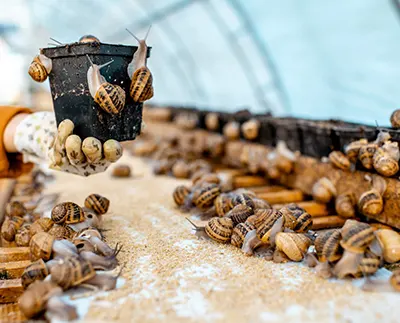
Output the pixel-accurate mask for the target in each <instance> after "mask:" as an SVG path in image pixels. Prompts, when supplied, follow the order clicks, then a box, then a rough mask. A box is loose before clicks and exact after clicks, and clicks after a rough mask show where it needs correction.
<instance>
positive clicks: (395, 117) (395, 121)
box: [390, 110, 400, 129]
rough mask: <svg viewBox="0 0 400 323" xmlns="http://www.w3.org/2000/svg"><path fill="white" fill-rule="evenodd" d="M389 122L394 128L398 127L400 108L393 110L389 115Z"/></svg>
mask: <svg viewBox="0 0 400 323" xmlns="http://www.w3.org/2000/svg"><path fill="white" fill-rule="evenodd" d="M390 123H391V124H392V127H393V128H395V129H398V128H400V110H394V111H393V113H392V115H391V116H390Z"/></svg>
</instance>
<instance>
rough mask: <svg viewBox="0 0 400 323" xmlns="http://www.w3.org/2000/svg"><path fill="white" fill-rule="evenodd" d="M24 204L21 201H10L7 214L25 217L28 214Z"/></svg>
mask: <svg viewBox="0 0 400 323" xmlns="http://www.w3.org/2000/svg"><path fill="white" fill-rule="evenodd" d="M26 212H27V211H26V208H25V206H24V204H22V203H21V202H19V201H14V202H10V203H8V204H7V206H6V214H7V215H8V216H10V217H14V216H19V217H23V216H24V215H25V214H26Z"/></svg>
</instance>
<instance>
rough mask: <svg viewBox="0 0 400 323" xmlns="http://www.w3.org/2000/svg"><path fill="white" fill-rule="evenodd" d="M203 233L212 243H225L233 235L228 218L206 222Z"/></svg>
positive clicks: (217, 218) (216, 218)
mask: <svg viewBox="0 0 400 323" xmlns="http://www.w3.org/2000/svg"><path fill="white" fill-rule="evenodd" d="M205 231H206V233H207V235H208V236H209V237H210V238H211V239H213V240H214V241H217V242H221V243H227V242H229V241H230V239H231V236H232V233H233V222H232V220H231V219H230V218H226V217H223V218H220V217H215V218H212V219H210V220H209V221H208V222H207V224H206V226H205Z"/></svg>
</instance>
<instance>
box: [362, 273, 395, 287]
mask: <svg viewBox="0 0 400 323" xmlns="http://www.w3.org/2000/svg"><path fill="white" fill-rule="evenodd" d="M361 289H362V290H364V291H368V292H400V269H396V270H394V271H393V272H392V275H391V276H390V278H389V280H388V281H375V280H371V278H369V277H368V276H366V277H365V282H364V284H363V286H362V287H361Z"/></svg>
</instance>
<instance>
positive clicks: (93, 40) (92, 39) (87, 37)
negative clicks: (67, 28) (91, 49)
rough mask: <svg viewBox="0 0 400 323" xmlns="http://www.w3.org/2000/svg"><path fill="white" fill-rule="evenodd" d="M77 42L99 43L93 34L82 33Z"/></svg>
mask: <svg viewBox="0 0 400 323" xmlns="http://www.w3.org/2000/svg"><path fill="white" fill-rule="evenodd" d="M78 42H79V43H100V40H99V39H98V38H97V37H96V36H93V35H83V36H82V37H81V38H79V40H78Z"/></svg>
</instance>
